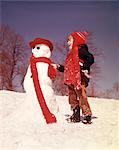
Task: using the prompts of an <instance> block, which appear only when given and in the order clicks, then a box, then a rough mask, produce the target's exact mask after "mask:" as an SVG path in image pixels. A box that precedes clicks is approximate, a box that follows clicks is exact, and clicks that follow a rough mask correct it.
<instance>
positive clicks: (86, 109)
mask: <svg viewBox="0 0 119 150" xmlns="http://www.w3.org/2000/svg"><path fill="white" fill-rule="evenodd" d="M68 91H69V104H70V105H71V109H72V110H73V109H74V108H75V107H76V106H77V105H79V106H80V108H81V109H82V114H83V115H84V116H88V115H90V116H91V115H92V112H91V108H90V106H89V103H88V99H87V95H86V86H85V84H83V85H81V89H79V90H77V89H75V88H74V85H68ZM77 98H79V100H77Z"/></svg>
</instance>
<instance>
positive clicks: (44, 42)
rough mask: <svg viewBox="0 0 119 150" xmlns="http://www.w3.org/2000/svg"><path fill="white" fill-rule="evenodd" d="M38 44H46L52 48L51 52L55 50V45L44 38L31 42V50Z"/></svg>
mask: <svg viewBox="0 0 119 150" xmlns="http://www.w3.org/2000/svg"><path fill="white" fill-rule="evenodd" d="M37 44H45V45H47V46H48V47H49V48H50V50H51V51H52V50H53V44H52V43H51V42H50V41H49V40H46V39H43V38H36V39H34V40H33V41H31V42H29V46H30V48H33V47H34V46H36V45H37Z"/></svg>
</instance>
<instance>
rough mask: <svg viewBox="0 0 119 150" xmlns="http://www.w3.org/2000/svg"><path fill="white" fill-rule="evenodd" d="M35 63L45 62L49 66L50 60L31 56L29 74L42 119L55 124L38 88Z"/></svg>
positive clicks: (54, 118) (53, 117) (54, 119)
mask: <svg viewBox="0 0 119 150" xmlns="http://www.w3.org/2000/svg"><path fill="white" fill-rule="evenodd" d="M37 62H45V63H48V64H51V60H50V59H48V58H45V57H39V58H35V57H34V56H33V55H32V56H31V58H30V68H31V73H32V78H33V83H34V88H35V92H36V95H37V99H38V102H39V104H40V107H41V110H42V113H43V115H44V118H45V120H46V123H47V124H48V123H54V122H56V117H55V116H54V115H53V114H52V113H51V112H50V110H49V108H48V106H47V104H46V101H45V99H44V96H43V93H42V90H41V86H40V82H39V80H38V71H37V67H36V63H37Z"/></svg>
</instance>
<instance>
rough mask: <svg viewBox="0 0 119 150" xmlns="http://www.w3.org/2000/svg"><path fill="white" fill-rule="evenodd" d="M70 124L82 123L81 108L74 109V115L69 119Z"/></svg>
mask: <svg viewBox="0 0 119 150" xmlns="http://www.w3.org/2000/svg"><path fill="white" fill-rule="evenodd" d="M68 121H69V122H74V123H75V122H80V107H79V106H76V107H75V108H74V109H73V114H72V116H71V117H70V118H69V119H68Z"/></svg>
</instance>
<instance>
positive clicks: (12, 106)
mask: <svg viewBox="0 0 119 150" xmlns="http://www.w3.org/2000/svg"><path fill="white" fill-rule="evenodd" d="M56 100H57V103H58V105H59V112H60V113H59V115H58V120H59V121H58V123H55V124H50V125H47V124H42V123H41V122H40V120H39V118H37V114H38V113H39V112H38V109H37V110H36V111H35V110H33V108H32V109H29V107H28V106H29V105H27V104H28V100H27V99H26V93H16V92H10V91H0V150H118V149H119V147H118V144H119V139H118V136H119V130H118V129H119V115H118V113H119V101H118V100H114V99H110V100H109V99H99V98H89V103H90V105H91V108H92V112H93V119H92V122H93V123H92V124H90V125H85V124H83V123H82V122H80V123H67V121H66V116H67V115H71V114H72V112H71V110H70V107H69V104H68V98H67V96H56ZM26 101H27V103H26Z"/></svg>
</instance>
